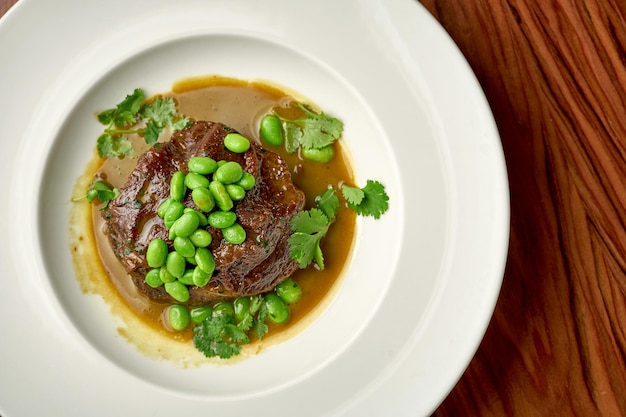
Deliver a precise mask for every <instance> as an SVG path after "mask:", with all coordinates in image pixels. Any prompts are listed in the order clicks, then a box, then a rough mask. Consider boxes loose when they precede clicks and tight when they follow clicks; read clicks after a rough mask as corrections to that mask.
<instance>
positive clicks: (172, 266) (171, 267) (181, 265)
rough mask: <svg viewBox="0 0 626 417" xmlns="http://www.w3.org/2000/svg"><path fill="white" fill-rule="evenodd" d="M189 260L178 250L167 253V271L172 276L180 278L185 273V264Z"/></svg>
mask: <svg viewBox="0 0 626 417" xmlns="http://www.w3.org/2000/svg"><path fill="white" fill-rule="evenodd" d="M186 264H187V262H186V261H185V258H184V257H183V256H182V255H181V254H180V253H178V252H170V253H168V254H167V261H165V267H166V268H167V272H169V273H170V274H172V276H174V277H176V278H179V277H182V276H183V274H184V273H185V266H186Z"/></svg>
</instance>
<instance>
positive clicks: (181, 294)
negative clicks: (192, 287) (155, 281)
mask: <svg viewBox="0 0 626 417" xmlns="http://www.w3.org/2000/svg"><path fill="white" fill-rule="evenodd" d="M164 287H165V292H166V293H168V294H169V295H170V296H171V297H172V298H173V299H174V300H176V301H179V302H181V303H186V302H187V301H189V289H187V286H186V285H185V284H183V283H182V282H180V281H172V282H166V283H165V285H164Z"/></svg>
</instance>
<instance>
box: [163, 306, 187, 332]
mask: <svg viewBox="0 0 626 417" xmlns="http://www.w3.org/2000/svg"><path fill="white" fill-rule="evenodd" d="M168 318H169V320H170V326H172V329H174V330H176V331H179V332H180V331H183V330H185V329H186V328H187V326H189V322H190V320H191V316H190V314H189V309H188V308H187V307H185V306H183V305H180V304H174V305H173V306H170V308H169V311H168Z"/></svg>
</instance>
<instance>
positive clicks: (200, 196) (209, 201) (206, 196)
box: [191, 188, 215, 213]
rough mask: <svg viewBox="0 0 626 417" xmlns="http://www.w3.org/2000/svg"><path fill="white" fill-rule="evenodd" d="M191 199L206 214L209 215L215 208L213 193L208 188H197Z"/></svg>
mask: <svg viewBox="0 0 626 417" xmlns="http://www.w3.org/2000/svg"><path fill="white" fill-rule="evenodd" d="M191 199H192V200H193V202H194V204H195V205H196V206H198V208H199V209H200V210H202V211H204V212H205V213H209V212H210V211H211V210H213V207H215V199H214V198H213V193H211V192H210V191H209V190H208V189H206V188H196V189H195V190H193V191H192V192H191Z"/></svg>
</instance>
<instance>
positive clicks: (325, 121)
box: [293, 103, 343, 149]
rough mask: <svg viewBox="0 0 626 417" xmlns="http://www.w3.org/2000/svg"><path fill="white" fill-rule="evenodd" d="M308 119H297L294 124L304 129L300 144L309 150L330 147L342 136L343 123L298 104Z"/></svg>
mask: <svg viewBox="0 0 626 417" xmlns="http://www.w3.org/2000/svg"><path fill="white" fill-rule="evenodd" d="M298 107H300V108H301V109H302V110H303V111H304V113H305V114H306V116H307V117H306V118H303V119H296V120H294V121H293V122H294V123H296V124H298V125H299V126H300V127H301V128H302V137H301V138H300V143H301V144H302V146H303V147H305V148H309V149H320V148H323V147H325V146H328V145H330V144H331V143H333V142H334V141H336V140H337V139H339V137H340V136H341V132H342V131H343V123H341V121H339V119H336V118H334V117H331V116H328V115H326V114H324V113H320V114H318V113H314V112H313V111H311V110H310V109H309V108H308V107H306V106H305V105H303V104H301V103H298Z"/></svg>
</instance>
